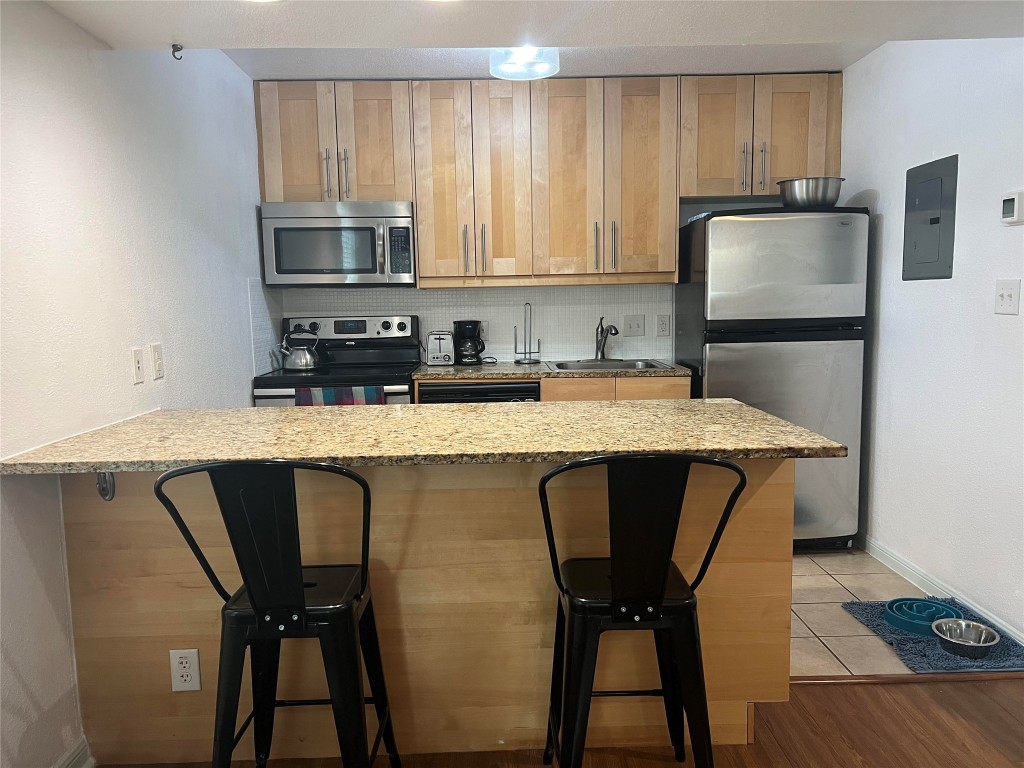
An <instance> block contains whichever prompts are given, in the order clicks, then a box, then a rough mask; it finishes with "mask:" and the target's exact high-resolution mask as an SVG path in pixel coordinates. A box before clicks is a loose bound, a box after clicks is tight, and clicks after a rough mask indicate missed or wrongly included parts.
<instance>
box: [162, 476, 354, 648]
mask: <svg viewBox="0 0 1024 768" xmlns="http://www.w3.org/2000/svg"><path fill="white" fill-rule="evenodd" d="M296 469H302V470H311V471H314V472H325V473H329V474H333V475H340V476H342V477H344V478H347V479H348V480H350V481H352V482H354V483H356V484H357V485H359V486H360V488H361V489H362V501H363V520H362V549H361V562H360V565H361V571H360V578H361V581H360V586H359V595H360V596H361V595H362V594H363V592H364V591H365V589H366V580H367V566H368V561H369V551H370V487H369V485H367V483H366V480H364V479H363V478H362V477H361V476H360V475H358V474H356V473H355V472H352V471H351V470H349V469H346V468H345V467H339V466H334V465H330V464H318V463H313V462H301V461H222V462H214V463H209V464H198V465H195V466H191V467H183V468H182V469H174V470H171V471H169V472H165V473H164V474H162V475H161V476H160V477H159V478H158V479H157V481H156V484H155V485H154V488H153V490H154V493H155V494H156V497H157V498H158V499H159V500H160V502H161V503H162V504H163V505H164V507H165V508H166V509H167V511H168V512H169V513H170V515H171V518H172V519H173V520H174V523H175V525H177V526H178V530H179V531H181V535H182V536H183V537H184V538H185V541H186V543H187V544H188V546H189V548H190V549H191V550H192V554H194V555H195V557H196V560H198V561H199V565H200V566H201V567H202V569H203V571H204V572H205V573H206V575H207V577H208V578H209V579H210V583H211V584H213V587H214V589H216V590H217V592H218V593H219V594H220V596H221V597H222V598H224V601H225V602H227V600H228V599H230V597H231V594H230V593H229V592H228V591H227V590H226V589H225V588H224V585H223V584H222V583H221V581H220V579H219V578H218V576H217V574H216V572H215V571H214V570H213V567H212V566H211V565H210V562H209V560H207V558H206V556H205V555H204V554H203V552H202V550H201V549H200V547H199V545H198V543H197V542H196V540H195V537H194V536H193V535H192V533H191V531H189V529H188V526H187V525H186V524H185V521H184V520H183V519H182V517H181V515H180V514H179V512H178V510H177V508H176V507H175V506H174V503H173V502H172V501H171V500H170V498H169V497H168V496H167V494H166V493H165V492H164V485H165V484H166V483H167V482H168V481H169V480H173V479H174V478H177V477H182V476H184V475H193V474H197V473H200V472H205V473H206V474H207V475H208V476H209V478H210V483H211V485H212V486H213V491H214V494H215V496H216V498H217V505H218V506H219V507H220V513H221V517H222V518H223V520H224V526H225V528H226V529H227V533H228V539H229V540H230V542H231V548H232V550H233V551H234V553H235V561H236V562H237V563H238V570H239V572H240V573H241V576H242V582H243V583H244V584H245V589H246V592H247V593H248V597H249V602H250V604H251V605H252V607H253V610H254V611H255V613H256V621H257V624H258V625H259V626H260V627H261V628H262V626H263V625H264V624H269V625H281V624H284V625H286V626H288V627H295V626H297V625H300V626H302V627H305V625H306V602H305V593H304V591H303V590H304V584H303V579H302V554H301V551H300V547H299V519H298V507H297V504H296V500H295V470H296Z"/></svg>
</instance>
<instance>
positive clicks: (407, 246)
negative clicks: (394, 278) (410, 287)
mask: <svg viewBox="0 0 1024 768" xmlns="http://www.w3.org/2000/svg"><path fill="white" fill-rule="evenodd" d="M388 257H389V260H390V263H389V264H388V271H389V272H390V273H391V274H392V275H411V274H412V227H388Z"/></svg>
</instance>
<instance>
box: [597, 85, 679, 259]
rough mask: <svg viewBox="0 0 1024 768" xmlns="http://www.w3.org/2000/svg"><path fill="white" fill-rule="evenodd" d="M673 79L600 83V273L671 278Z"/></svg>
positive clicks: (675, 236)
mask: <svg viewBox="0 0 1024 768" xmlns="http://www.w3.org/2000/svg"><path fill="white" fill-rule="evenodd" d="M678 114H679V112H678V78H675V77H630V78H607V79H605V81H604V242H605V246H604V271H605V272H615V273H620V274H621V273H626V272H675V269H676V253H677V248H678V241H679V231H678V229H679V225H678V220H679V194H678V192H677V188H676V163H677V161H678V153H677V151H676V145H677V138H678V128H679V123H678Z"/></svg>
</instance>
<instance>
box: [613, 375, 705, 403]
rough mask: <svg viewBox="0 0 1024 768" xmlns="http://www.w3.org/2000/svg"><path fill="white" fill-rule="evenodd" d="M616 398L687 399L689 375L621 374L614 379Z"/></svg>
mask: <svg viewBox="0 0 1024 768" xmlns="http://www.w3.org/2000/svg"><path fill="white" fill-rule="evenodd" d="M615 399H616V400H689V399H690V377H689V376H657V377H655V376H650V377H639V376H637V377H630V376H623V377H620V378H617V379H615Z"/></svg>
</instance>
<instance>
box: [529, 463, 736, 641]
mask: <svg viewBox="0 0 1024 768" xmlns="http://www.w3.org/2000/svg"><path fill="white" fill-rule="evenodd" d="M694 464H703V465H709V466H714V467H721V468H723V469H724V470H726V471H730V472H732V473H734V474H735V475H736V483H735V485H734V486H733V490H732V492H731V493H730V495H729V498H728V501H727V502H726V504H725V507H724V509H723V510H722V515H721V517H720V518H719V521H718V524H717V526H716V528H715V532H714V534H713V535H712V537H711V541H710V542H709V544H708V548H707V550H706V551H705V553H704V557H703V558H702V560H701V565H700V568H699V570H698V571H697V575H696V576H695V577H694V579H693V583H692V584H690V585H689V586H690V588H691V589H692V590H696V588H697V586H698V585H699V584H700V582H701V581H702V580H703V579H704V575H705V573H707V570H708V566H710V564H711V559H712V558H713V557H714V554H715V550H716V549H717V548H718V543H719V541H720V540H721V538H722V533H723V532H724V531H725V526H726V523H728V522H729V517H730V516H731V515H732V512H733V509H734V508H735V507H736V502H737V500H738V499H739V497H740V494H742V493H743V489H744V488H745V487H746V484H747V476H746V473H745V472H744V471H743V468H742V467H740V466H739V465H738V464H735V463H734V462H731V461H728V460H726V459H714V458H709V457H705V456H695V455H691V454H684V453H661V454H635V453H634V454H622V455H618V456H595V457H592V458H587V459H580V460H578V461H571V462H569V463H567V464H562V465H561V466H558V467H555V468H554V469H552V470H550V471H549V472H548V473H547V474H545V475H544V477H543V478H542V479H541V481H540V487H539V492H540V503H541V511H542V513H543V515H544V528H545V532H546V534H547V540H548V553H549V555H550V557H551V567H552V569H553V571H554V576H555V583H556V584H557V585H558V588H559V590H560V591H563V592H564V591H565V588H564V585H563V584H562V575H561V567H560V566H559V558H558V552H557V547H556V544H555V536H554V529H553V527H552V523H551V510H550V506H549V502H548V494H547V485H548V483H549V482H550V481H551V480H552V479H553V478H555V477H557V476H558V475H560V474H562V473H564V472H570V471H573V470H578V469H583V468H585V467H593V466H599V465H605V466H607V472H608V540H609V552H610V559H611V594H612V607H613V616H614V617H615V619H616V620H618V621H630V622H632V621H634V617H635V616H642V617H643V618H644V619H651V618H660V617H661V607H662V603H663V602H664V599H665V580H666V578H667V576H668V569H669V563H670V562H671V561H672V554H673V550H674V549H675V543H676V533H677V532H678V529H679V520H680V516H681V514H682V509H683V501H684V499H685V496H686V487H687V483H688V481H689V477H690V469H691V467H692V466H693V465H694Z"/></svg>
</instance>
